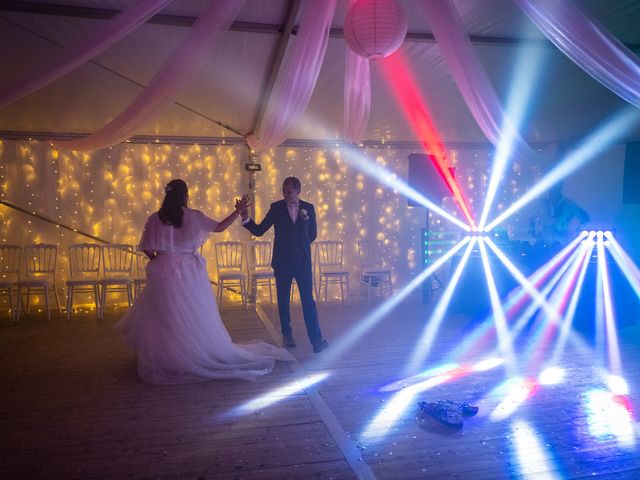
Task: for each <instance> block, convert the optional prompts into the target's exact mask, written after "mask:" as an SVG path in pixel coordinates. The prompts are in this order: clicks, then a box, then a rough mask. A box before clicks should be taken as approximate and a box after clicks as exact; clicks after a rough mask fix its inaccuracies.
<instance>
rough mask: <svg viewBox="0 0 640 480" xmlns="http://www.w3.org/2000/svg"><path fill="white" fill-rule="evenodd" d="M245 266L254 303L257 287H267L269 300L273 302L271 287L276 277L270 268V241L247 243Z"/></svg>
mask: <svg viewBox="0 0 640 480" xmlns="http://www.w3.org/2000/svg"><path fill="white" fill-rule="evenodd" d="M247 268H248V271H249V285H250V286H251V291H252V294H253V296H255V299H256V303H257V302H258V288H259V287H269V301H270V302H271V303H273V289H272V284H273V287H275V284H276V277H275V275H274V273H273V269H272V268H271V242H264V241H253V242H248V243H247Z"/></svg>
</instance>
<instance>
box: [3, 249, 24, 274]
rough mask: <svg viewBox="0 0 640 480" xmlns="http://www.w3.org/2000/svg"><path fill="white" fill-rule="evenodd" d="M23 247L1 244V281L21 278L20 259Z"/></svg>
mask: <svg viewBox="0 0 640 480" xmlns="http://www.w3.org/2000/svg"><path fill="white" fill-rule="evenodd" d="M21 256H22V248H21V247H20V246H19V245H0V281H2V282H15V281H16V280H19V279H20V259H21Z"/></svg>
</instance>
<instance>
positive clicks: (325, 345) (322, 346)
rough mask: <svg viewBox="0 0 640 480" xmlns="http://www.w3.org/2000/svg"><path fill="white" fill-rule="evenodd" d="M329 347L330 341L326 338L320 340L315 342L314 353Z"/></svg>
mask: <svg viewBox="0 0 640 480" xmlns="http://www.w3.org/2000/svg"><path fill="white" fill-rule="evenodd" d="M327 348H329V342H327V341H326V340H318V341H317V342H316V343H314V344H313V353H320V352H321V351H322V350H326V349H327Z"/></svg>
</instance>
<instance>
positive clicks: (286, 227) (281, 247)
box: [244, 200, 318, 270]
mask: <svg viewBox="0 0 640 480" xmlns="http://www.w3.org/2000/svg"><path fill="white" fill-rule="evenodd" d="M272 225H273V227H274V229H275V239H274V242H273V255H272V257H271V266H272V267H273V269H274V270H277V269H278V268H282V267H284V266H286V265H287V264H289V263H291V258H292V253H298V254H299V255H301V256H302V258H303V261H307V262H309V265H311V242H313V241H314V240H315V239H316V237H317V235H318V227H317V225H316V211H315V209H314V208H313V205H312V204H311V203H308V202H305V201H303V200H300V201H299V204H298V218H297V219H296V223H293V220H291V216H290V215H289V209H288V208H287V202H286V201H285V200H279V201H277V202H273V203H272V204H271V208H269V211H268V212H267V215H266V216H265V217H264V220H262V222H261V223H258V224H256V223H255V222H254V221H253V219H250V220H249V221H248V222H247V223H245V224H244V227H245V228H246V229H247V230H249V231H250V232H251V233H252V234H254V235H255V236H257V237H261V236H262V235H264V233H265V232H266V231H267V230H269V228H271V226H272Z"/></svg>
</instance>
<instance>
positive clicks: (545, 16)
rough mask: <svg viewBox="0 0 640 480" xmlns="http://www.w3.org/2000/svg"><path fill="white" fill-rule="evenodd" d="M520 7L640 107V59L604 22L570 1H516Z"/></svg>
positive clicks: (575, 58) (594, 74) (604, 82)
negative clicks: (601, 22)
mask: <svg viewBox="0 0 640 480" xmlns="http://www.w3.org/2000/svg"><path fill="white" fill-rule="evenodd" d="M516 4H517V5H518V6H519V7H520V8H521V9H522V10H523V11H524V13H525V14H526V15H527V16H528V17H529V19H531V21H532V22H533V23H534V24H535V25H536V26H537V27H538V28H539V29H540V31H541V32H542V33H544V34H545V35H546V36H547V38H548V39H549V40H551V42H553V43H554V44H555V45H556V47H558V48H559V49H560V51H562V53H564V54H565V55H566V56H567V57H569V58H570V59H571V60H572V61H573V62H574V63H575V64H576V65H578V66H579V67H580V68H582V69H583V70H584V71H585V72H587V73H588V74H589V75H591V76H592V77H593V78H595V79H596V80H597V81H598V82H600V83H601V84H602V85H604V86H605V87H607V88H608V89H609V90H611V91H612V92H614V93H615V94H616V95H618V96H619V97H621V98H623V99H624V100H626V101H627V102H629V103H631V104H632V105H635V106H636V107H640V58H638V57H637V56H636V55H635V54H634V53H633V52H632V51H631V50H629V49H628V48H627V47H626V46H625V45H624V44H623V43H622V42H621V41H619V40H618V39H617V38H615V37H614V36H613V35H612V34H611V32H609V31H608V30H607V29H606V28H605V27H604V26H603V25H602V24H600V22H598V21H597V20H596V19H594V18H591V17H590V16H588V15H587V14H586V13H585V12H583V11H582V10H580V9H579V8H578V7H577V6H576V5H574V4H573V3H572V2H569V1H563V2H559V1H556V0H516Z"/></svg>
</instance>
